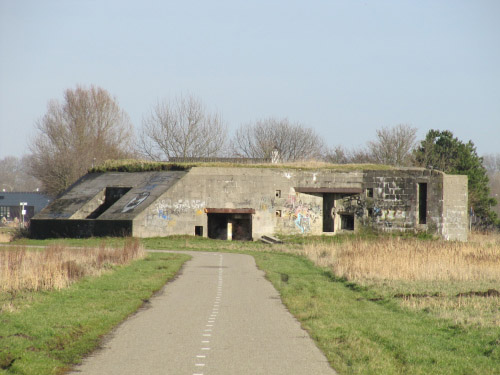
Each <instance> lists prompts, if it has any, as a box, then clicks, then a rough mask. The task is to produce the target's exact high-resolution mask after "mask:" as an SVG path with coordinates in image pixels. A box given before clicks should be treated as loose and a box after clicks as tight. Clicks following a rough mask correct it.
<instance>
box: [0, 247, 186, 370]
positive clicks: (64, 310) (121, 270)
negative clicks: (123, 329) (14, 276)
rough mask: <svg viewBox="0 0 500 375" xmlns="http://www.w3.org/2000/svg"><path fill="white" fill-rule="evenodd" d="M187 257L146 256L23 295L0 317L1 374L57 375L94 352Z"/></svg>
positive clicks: (174, 255)
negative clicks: (53, 288) (68, 283)
mask: <svg viewBox="0 0 500 375" xmlns="http://www.w3.org/2000/svg"><path fill="white" fill-rule="evenodd" d="M187 259H189V257H188V256H187V255H183V254H180V255H179V254H164V253H155V254H150V255H149V256H148V257H147V258H146V259H143V260H139V261H135V262H133V263H132V264H131V265H129V266H125V267H117V268H116V269H115V270H114V271H113V272H111V273H109V274H105V275H102V276H100V277H96V278H85V279H83V280H81V281H79V282H77V283H75V284H73V285H72V286H70V287H69V288H66V289H63V290H60V291H50V292H38V293H28V292H25V293H21V294H20V295H17V296H15V299H18V300H17V301H13V302H14V306H15V311H14V312H2V314H1V315H0V374H37V375H43V374H59V373H62V372H63V371H64V370H65V369H67V368H68V367H70V366H71V365H73V364H75V363H78V362H79V361H80V359H81V358H82V357H83V356H84V355H85V354H88V353H90V352H91V351H92V350H94V349H95V348H96V347H97V346H98V344H99V340H100V338H101V337H102V336H103V335H104V334H106V333H108V332H109V331H110V330H111V329H112V328H113V327H115V326H116V325H117V324H118V323H120V322H121V321H122V320H123V319H125V318H126V317H127V316H129V315H130V314H132V313H134V312H135V311H136V310H137V309H138V308H139V307H140V306H141V305H142V304H143V303H144V302H145V301H147V300H148V299H149V298H150V297H151V296H152V295H153V293H154V292H155V291H158V290H159V289H160V288H161V287H162V286H163V285H164V284H165V282H166V281H167V280H170V279H171V278H172V277H173V276H174V275H175V274H176V273H177V271H178V270H179V268H180V267H181V265H182V264H183V263H184V262H185V261H186V260H187Z"/></svg>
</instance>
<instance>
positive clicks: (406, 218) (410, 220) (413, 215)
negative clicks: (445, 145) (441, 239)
mask: <svg viewBox="0 0 500 375" xmlns="http://www.w3.org/2000/svg"><path fill="white" fill-rule="evenodd" d="M442 177H443V173H442V172H438V171H431V170H425V169H405V170H392V171H369V172H366V174H365V179H364V181H365V184H364V187H365V189H368V188H370V189H373V198H368V197H366V194H364V196H363V201H364V205H365V207H366V209H367V211H368V213H367V218H366V219H367V220H365V223H366V224H369V225H372V226H373V227H374V228H376V229H378V230H383V231H392V230H400V231H406V230H410V231H415V230H421V231H429V232H431V233H435V232H437V231H438V229H439V228H440V227H441V220H442V219H441V215H442ZM419 183H424V184H427V209H426V211H427V220H426V224H419V215H418V211H419V196H418V186H419V185H418V184H419Z"/></svg>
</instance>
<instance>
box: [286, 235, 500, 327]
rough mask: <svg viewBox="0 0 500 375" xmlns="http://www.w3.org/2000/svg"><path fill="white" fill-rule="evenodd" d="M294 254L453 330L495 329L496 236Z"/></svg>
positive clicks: (360, 242) (341, 245) (390, 240)
mask: <svg viewBox="0 0 500 375" xmlns="http://www.w3.org/2000/svg"><path fill="white" fill-rule="evenodd" d="M294 252H295V253H302V254H304V255H306V256H307V257H308V258H309V259H311V260H312V261H313V262H314V263H315V264H316V265H318V266H320V267H327V268H330V269H331V270H332V271H333V273H334V274H335V275H336V276H338V277H341V278H344V279H346V280H348V281H350V282H354V283H356V284H358V285H360V286H363V287H367V288H370V289H371V290H374V291H376V292H377V293H378V294H379V295H380V296H381V298H389V299H391V298H395V299H397V300H398V301H399V303H400V304H401V306H403V307H405V308H409V309H413V310H420V311H425V312H428V313H430V314H432V315H434V316H436V317H439V318H444V319H450V320H452V321H454V323H455V324H461V325H478V326H485V327H500V309H499V306H500V235H499V234H477V233H476V234H472V235H471V237H470V240H469V242H447V241H422V240H418V239H415V238H400V237H382V238H380V239H378V240H376V241H373V240H366V239H362V238H358V239H354V240H352V241H343V242H330V243H321V242H316V243H312V244H305V245H304V246H303V248H302V250H295V251H294Z"/></svg>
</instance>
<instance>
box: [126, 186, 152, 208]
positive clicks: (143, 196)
mask: <svg viewBox="0 0 500 375" xmlns="http://www.w3.org/2000/svg"><path fill="white" fill-rule="evenodd" d="M147 197H149V192H148V191H143V192H141V193H138V194H136V195H135V197H134V198H132V199H131V200H130V202H128V203H127V204H126V205H125V207H123V210H122V213H126V212H129V211H132V210H133V209H134V208H136V207H137V206H138V205H140V204H141V203H142V202H144V201H145V200H146V198H147Z"/></svg>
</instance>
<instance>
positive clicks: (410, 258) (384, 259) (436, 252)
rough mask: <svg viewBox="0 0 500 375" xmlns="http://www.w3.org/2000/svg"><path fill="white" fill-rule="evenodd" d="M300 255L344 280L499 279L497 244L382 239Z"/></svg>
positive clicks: (499, 250) (311, 249) (325, 247)
mask: <svg viewBox="0 0 500 375" xmlns="http://www.w3.org/2000/svg"><path fill="white" fill-rule="evenodd" d="M303 251H304V252H305V254H306V255H307V256H308V257H309V258H310V259H311V260H312V261H314V262H315V263H316V264H318V265H320V266H323V267H330V268H331V269H332V270H333V271H334V273H335V274H336V275H338V276H342V277H345V278H347V279H349V280H362V279H372V280H373V279H378V280H405V281H433V280H443V281H481V280H485V281H486V280H488V281H492V280H500V241H495V240H493V241H479V240H478V239H477V238H476V240H473V241H470V242H464V243H460V242H444V241H420V240H417V239H401V238H382V239H380V240H377V241H366V240H355V241H350V242H345V243H341V244H328V245H327V244H311V245H306V246H305V247H304V250H303Z"/></svg>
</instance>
